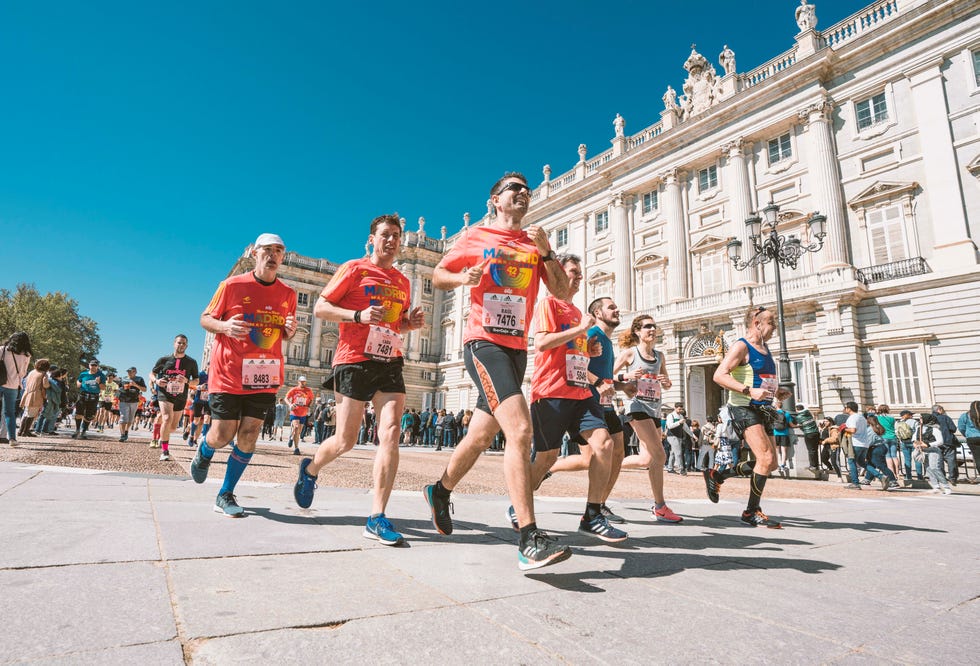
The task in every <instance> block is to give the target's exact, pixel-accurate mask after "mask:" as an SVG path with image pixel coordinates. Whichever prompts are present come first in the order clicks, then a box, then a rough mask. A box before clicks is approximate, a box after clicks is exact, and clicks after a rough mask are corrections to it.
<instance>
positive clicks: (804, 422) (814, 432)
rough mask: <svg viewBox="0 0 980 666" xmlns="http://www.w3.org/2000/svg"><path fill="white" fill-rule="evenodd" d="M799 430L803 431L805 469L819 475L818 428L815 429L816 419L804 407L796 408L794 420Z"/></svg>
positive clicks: (798, 406)
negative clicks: (805, 458) (806, 463)
mask: <svg viewBox="0 0 980 666" xmlns="http://www.w3.org/2000/svg"><path fill="white" fill-rule="evenodd" d="M794 420H795V421H796V423H797V425H799V426H800V430H802V431H803V441H804V442H805V443H806V455H807V462H808V463H809V464H808V466H807V469H808V470H810V471H811V472H813V473H814V474H819V473H820V461H819V453H820V428H819V427H817V419H816V418H815V417H814V416H813V413H812V412H811V411H810V410H809V409H807V408H806V406H805V405H797V406H796V417H795V419H794Z"/></svg>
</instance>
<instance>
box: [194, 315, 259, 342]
mask: <svg viewBox="0 0 980 666" xmlns="http://www.w3.org/2000/svg"><path fill="white" fill-rule="evenodd" d="M201 328H203V329H204V330H205V331H208V332H209V333H214V334H215V335H219V334H220V335H227V336H228V337H229V338H234V339H236V340H241V339H242V338H244V337H245V336H246V335H248V327H247V326H245V323H244V321H243V320H242V315H241V314H236V315H235V316H233V317H231V318H229V319H226V320H221V319H217V318H215V317H213V316H211V315H210V314H208V313H207V312H204V313H202V314H201Z"/></svg>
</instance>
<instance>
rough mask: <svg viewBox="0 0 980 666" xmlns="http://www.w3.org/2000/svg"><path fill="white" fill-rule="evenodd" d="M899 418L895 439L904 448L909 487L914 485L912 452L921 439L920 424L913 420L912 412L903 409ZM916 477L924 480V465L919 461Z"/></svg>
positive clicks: (903, 454)
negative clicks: (914, 444) (916, 442)
mask: <svg viewBox="0 0 980 666" xmlns="http://www.w3.org/2000/svg"><path fill="white" fill-rule="evenodd" d="M899 417H900V418H899V420H898V421H896V422H895V438H896V439H897V440H898V442H899V446H901V448H902V457H903V463H904V467H905V486H906V487H908V486H911V485H912V462H913V456H912V451H913V449H914V446H913V443H914V442H915V441H916V440H917V439H919V422H918V421H916V420H915V419H914V418H912V412H911V411H909V410H908V409H903V410H902V411H901V413H900V414H899ZM915 476H916V479H918V480H919V481H922V480H923V477H922V463H921V462H919V461H918V460H916V461H915Z"/></svg>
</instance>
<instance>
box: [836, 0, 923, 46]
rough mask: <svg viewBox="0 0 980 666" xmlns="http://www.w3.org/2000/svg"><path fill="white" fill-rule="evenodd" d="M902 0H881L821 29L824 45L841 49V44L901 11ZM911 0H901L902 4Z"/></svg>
mask: <svg viewBox="0 0 980 666" xmlns="http://www.w3.org/2000/svg"><path fill="white" fill-rule="evenodd" d="M899 1H900V0H879V2H876V3H874V4H872V5H869V6H868V7H865V8H864V9H862V10H861V11H859V12H858V13H856V14H853V15H851V16H848V17H847V18H846V19H844V20H843V21H841V22H839V23H835V24H834V25H832V26H830V27H829V28H827V29H826V30H821V31H820V32H821V36H822V37H823V46H825V47H827V48H831V49H839V48H840V47H841V46H843V45H844V44H846V43H847V42H849V41H851V40H852V39H854V38H856V37H857V36H858V35H860V34H862V33H865V32H867V31H869V30H873V29H875V28H877V27H878V26H879V25H880V24H882V23H884V22H886V21H890V20H891V19H893V18H895V17H896V16H898V15H899V14H900V13H901V10H902V7H900V6H899ZM908 2H909V0H901V4H902V6H904V5H906V4H908Z"/></svg>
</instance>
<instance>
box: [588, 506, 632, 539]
mask: <svg viewBox="0 0 980 666" xmlns="http://www.w3.org/2000/svg"><path fill="white" fill-rule="evenodd" d="M578 531H579V532H583V533H585V534H591V535H592V536H596V537H599V538H600V539H602V540H603V541H605V542H607V543H619V542H620V541H626V538H627V537H628V536H629V535H628V534H627V533H626V532H624V531H623V530H621V529H619V528H617V527H613V526H612V525H610V524H609V521H608V520H606V517H605V516H604V515H602V514H601V513H597V514H596V515H595V518H593V519H592V520H586V519H585V517H584V516H583V517H582V520H581V521H580V522H579V524H578Z"/></svg>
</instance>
